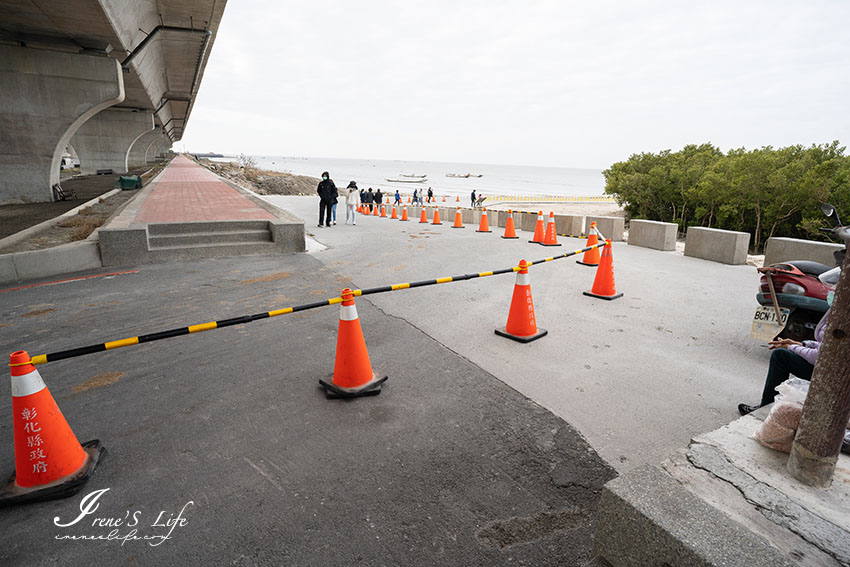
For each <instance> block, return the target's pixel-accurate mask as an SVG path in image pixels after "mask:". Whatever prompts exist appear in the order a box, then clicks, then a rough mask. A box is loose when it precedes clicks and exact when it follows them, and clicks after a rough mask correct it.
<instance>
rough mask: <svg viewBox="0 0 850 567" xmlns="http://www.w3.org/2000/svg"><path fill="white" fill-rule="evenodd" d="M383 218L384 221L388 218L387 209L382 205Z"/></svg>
mask: <svg viewBox="0 0 850 567" xmlns="http://www.w3.org/2000/svg"><path fill="white" fill-rule="evenodd" d="M381 218H382V219H385V218H387V209H386V207H384V206H383V205H381Z"/></svg>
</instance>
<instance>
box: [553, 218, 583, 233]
mask: <svg viewBox="0 0 850 567" xmlns="http://www.w3.org/2000/svg"><path fill="white" fill-rule="evenodd" d="M555 230H556V231H557V232H558V234H566V235H568V236H581V235H582V234H584V217H583V216H581V215H555Z"/></svg>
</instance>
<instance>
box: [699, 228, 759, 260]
mask: <svg viewBox="0 0 850 567" xmlns="http://www.w3.org/2000/svg"><path fill="white" fill-rule="evenodd" d="M749 245H750V235H749V233H747V232H735V231H731V230H720V229H718V228H705V227H701V226H691V227H688V235H687V236H686V237H685V256H692V257H694V258H702V259H703V260H711V261H712V262H722V263H723V264H733V265H738V264H746V263H747V249H748V247H749Z"/></svg>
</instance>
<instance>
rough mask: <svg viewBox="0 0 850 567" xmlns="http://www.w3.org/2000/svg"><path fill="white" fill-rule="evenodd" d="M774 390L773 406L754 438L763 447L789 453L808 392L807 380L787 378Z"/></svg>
mask: <svg viewBox="0 0 850 567" xmlns="http://www.w3.org/2000/svg"><path fill="white" fill-rule="evenodd" d="M776 391H777V392H778V395H777V396H776V400H775V401H774V402H773V407H771V408H770V413H769V414H768V415H767V417H766V418H765V420H764V422H763V423H762V424H761V426H760V427H759V428H758V430H757V431H756V433H755V438H756V440H757V441H758V442H759V443H761V444H762V445H764V446H765V447H768V448H770V449H775V450H777V451H782V452H783V453H790V452H791V443H793V441H794V435H796V434H797V428H798V427H799V426H800V417H801V416H802V415H803V404H804V403H805V401H806V395H807V394H808V393H809V381H808V380H802V379H800V378H789V379H788V380H786V381H785V382H783V383H782V384H780V385H779V386H777V387H776Z"/></svg>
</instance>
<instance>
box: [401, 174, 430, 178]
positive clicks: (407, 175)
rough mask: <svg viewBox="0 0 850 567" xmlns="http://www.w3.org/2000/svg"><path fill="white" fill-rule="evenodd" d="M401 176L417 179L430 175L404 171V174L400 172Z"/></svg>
mask: <svg viewBox="0 0 850 567" xmlns="http://www.w3.org/2000/svg"><path fill="white" fill-rule="evenodd" d="M400 176H401V177H415V178H417V179H425V178H426V177H428V176H427V175H416V174H415V173H402V174H400Z"/></svg>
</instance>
